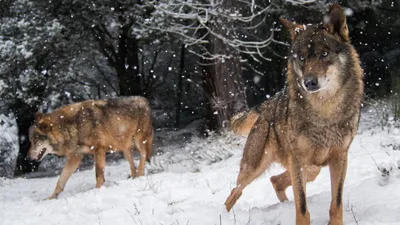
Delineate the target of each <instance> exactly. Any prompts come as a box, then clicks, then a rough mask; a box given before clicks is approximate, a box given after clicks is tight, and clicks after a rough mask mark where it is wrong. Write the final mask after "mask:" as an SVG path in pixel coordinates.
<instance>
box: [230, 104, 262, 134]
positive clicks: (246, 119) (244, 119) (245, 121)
mask: <svg viewBox="0 0 400 225" xmlns="http://www.w3.org/2000/svg"><path fill="white" fill-rule="evenodd" d="M259 115H260V113H259V111H258V110H257V107H253V108H251V109H249V110H248V111H245V112H241V113H238V114H236V115H234V116H233V117H232V118H231V128H232V130H233V132H234V133H235V134H237V135H243V136H244V135H248V134H249V133H250V130H251V128H253V125H254V123H255V122H256V121H257V119H258V117H259Z"/></svg>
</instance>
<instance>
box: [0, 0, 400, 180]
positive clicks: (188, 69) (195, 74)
mask: <svg viewBox="0 0 400 225" xmlns="http://www.w3.org/2000/svg"><path fill="white" fill-rule="evenodd" d="M330 2H331V1H321V0H269V1H264V0H221V1H211V0H157V1H151V0H150V1H147V0H114V1H108V0H97V1H91V0H85V1H76V0H60V1H51V0H46V1H44V0H2V1H1V2H0V99H1V102H2V104H1V106H0V124H1V134H0V148H1V149H0V165H2V168H1V169H0V176H6V177H14V176H21V175H24V174H27V173H30V172H33V171H37V170H38V167H39V164H38V163H37V162H31V161H28V160H27V159H26V154H27V151H28V149H29V140H28V132H29V127H30V126H31V124H32V122H33V120H34V115H35V113H36V112H38V111H39V112H43V113H46V112H51V111H52V110H54V109H56V108H58V107H60V106H63V105H66V104H69V103H73V102H79V101H82V100H87V99H104V98H112V97H116V96H133V95H138V96H143V97H146V98H147V99H148V100H149V102H150V105H151V108H152V118H153V126H154V127H155V129H156V130H173V131H177V130H185V128H186V127H188V126H195V127H196V131H198V133H197V134H196V135H198V136H208V133H209V132H212V131H221V130H224V129H225V128H227V126H228V124H229V122H228V121H229V119H230V118H231V117H232V116H233V115H234V114H235V113H237V112H240V111H242V110H244V109H247V108H249V107H252V106H254V105H256V104H258V103H260V102H262V101H264V100H265V99H267V98H269V97H271V96H273V95H274V94H275V93H276V92H278V91H279V90H281V89H282V88H283V86H284V85H285V84H284V81H285V68H286V63H287V60H286V59H287V57H286V56H287V54H288V51H289V46H290V41H289V38H288V34H287V32H286V31H284V30H283V29H282V25H281V24H280V22H279V17H285V18H288V19H291V20H295V21H301V22H304V23H314V22H318V21H321V17H322V16H321V15H323V14H324V13H325V12H326V10H327V5H328V4H330ZM340 3H341V4H342V6H344V7H345V8H346V15H347V21H348V26H349V30H350V36H351V42H352V44H353V45H354V46H355V47H356V49H357V51H358V52H359V54H360V59H361V62H362V67H363V69H364V74H365V80H364V82H365V87H366V89H365V104H373V103H375V102H379V101H382V100H385V101H389V104H390V106H391V107H390V110H391V111H392V112H393V113H394V115H395V119H397V116H399V115H400V109H399V103H400V102H399V101H400V100H399V98H398V94H399V91H400V79H399V76H400V44H399V41H400V39H399V37H400V29H399V26H400V2H399V1H384V0H380V1H361V0H355V1H341V2H340ZM156 135H157V132H156Z"/></svg>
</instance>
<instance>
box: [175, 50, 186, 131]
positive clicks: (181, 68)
mask: <svg viewBox="0 0 400 225" xmlns="http://www.w3.org/2000/svg"><path fill="white" fill-rule="evenodd" d="M183 76H185V45H182V47H181V59H180V66H179V73H178V90H177V92H178V93H177V94H178V97H177V100H176V113H175V128H178V129H179V125H180V116H181V110H182V107H181V106H182V104H181V103H182V92H183Z"/></svg>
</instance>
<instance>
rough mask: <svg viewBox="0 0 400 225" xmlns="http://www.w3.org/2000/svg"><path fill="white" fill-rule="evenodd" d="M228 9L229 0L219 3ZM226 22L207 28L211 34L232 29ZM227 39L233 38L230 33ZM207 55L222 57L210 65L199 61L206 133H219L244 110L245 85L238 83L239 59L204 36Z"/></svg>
mask: <svg viewBox="0 0 400 225" xmlns="http://www.w3.org/2000/svg"><path fill="white" fill-rule="evenodd" d="M222 4H223V6H224V8H228V7H229V6H230V4H231V0H224V1H223V3H222ZM229 23H230V22H229V21H228V20H225V19H224V18H221V20H219V22H217V20H215V21H214V22H212V24H210V28H211V29H212V30H218V29H221V28H223V27H225V28H229V27H232V26H231V25H230V24H229ZM230 32H231V35H232V36H233V35H234V34H233V32H232V31H230ZM208 41H209V44H207V49H208V51H209V52H210V53H211V54H213V55H223V56H225V57H219V58H216V59H214V60H212V61H210V60H203V63H204V64H208V65H207V66H205V68H204V69H203V70H202V71H203V76H204V83H203V85H204V90H205V91H206V97H207V99H208V101H209V110H208V115H207V119H208V123H209V128H210V129H220V128H224V127H227V126H229V120H230V118H231V117H232V116H233V115H234V114H236V113H238V112H240V111H243V110H245V109H247V103H246V94H245V85H244V83H243V81H242V67H241V64H240V56H239V54H238V53H237V52H235V51H234V50H233V49H232V48H231V47H230V46H228V45H227V44H226V43H224V42H223V41H222V40H221V39H219V38H217V37H215V36H208Z"/></svg>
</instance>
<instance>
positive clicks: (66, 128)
mask: <svg viewBox="0 0 400 225" xmlns="http://www.w3.org/2000/svg"><path fill="white" fill-rule="evenodd" d="M153 132H154V131H153V127H152V122H151V118H150V107H149V104H148V102H147V100H146V99H145V98H142V97H125V98H116V99H108V100H90V101H84V102H79V103H75V104H71V105H67V106H64V107H62V108H59V109H57V110H55V111H54V112H51V113H48V114H41V113H37V114H36V119H35V122H34V124H33V125H32V127H31V128H30V133H29V140H30V142H31V148H30V150H29V152H28V157H29V158H31V159H34V160H41V159H43V157H44V156H45V155H46V154H56V155H58V156H65V157H66V158H67V162H66V164H65V166H64V169H63V171H62V173H61V175H60V178H59V180H58V182H57V186H56V188H55V190H54V193H53V194H52V195H51V196H50V199H52V198H56V197H57V196H58V194H60V193H61V192H62V191H63V189H64V186H65V184H66V183H67V181H68V179H69V177H70V176H71V175H72V173H74V171H75V170H76V169H77V168H78V166H79V164H80V162H81V159H82V157H83V155H84V154H93V155H94V159H95V164H96V166H95V168H96V187H97V188H99V187H101V186H102V185H103V183H104V167H105V163H106V161H105V160H106V152H107V151H122V152H123V155H124V157H125V158H126V160H128V162H129V165H130V169H131V176H132V178H134V177H135V176H136V168H135V165H134V163H133V159H132V150H133V147H134V146H136V149H137V150H138V151H139V152H140V155H141V158H140V164H139V169H138V173H139V176H141V175H144V164H145V160H146V159H147V160H148V161H149V160H150V157H151V155H152V143H153Z"/></svg>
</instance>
